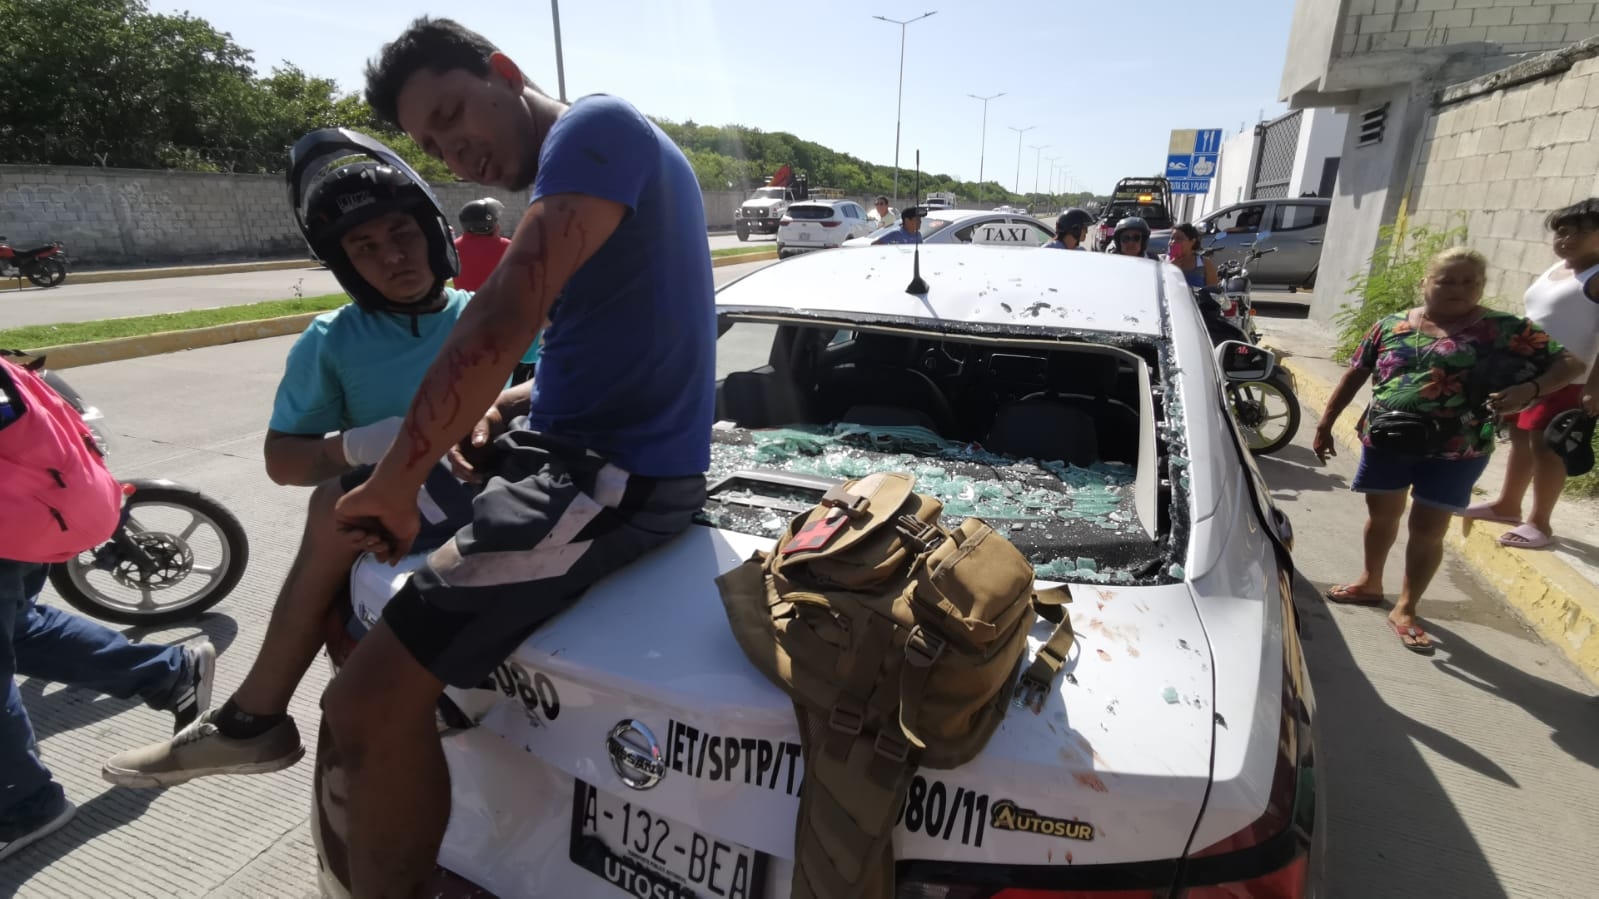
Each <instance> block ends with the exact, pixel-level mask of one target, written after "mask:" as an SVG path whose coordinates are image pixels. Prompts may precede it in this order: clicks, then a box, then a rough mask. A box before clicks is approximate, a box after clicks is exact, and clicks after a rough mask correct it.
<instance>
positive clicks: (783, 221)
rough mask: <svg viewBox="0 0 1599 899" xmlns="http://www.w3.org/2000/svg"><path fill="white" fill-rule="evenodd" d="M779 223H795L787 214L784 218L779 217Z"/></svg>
mask: <svg viewBox="0 0 1599 899" xmlns="http://www.w3.org/2000/svg"><path fill="white" fill-rule="evenodd" d="M777 223H778V224H779V225H792V224H794V220H793V219H791V218H789V217H788V216H786V215H785V216H783V217H782V218H780V219H778V220H777Z"/></svg>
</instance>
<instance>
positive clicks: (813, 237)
mask: <svg viewBox="0 0 1599 899" xmlns="http://www.w3.org/2000/svg"><path fill="white" fill-rule="evenodd" d="M876 229H877V222H875V221H873V220H872V219H869V218H867V216H866V210H865V209H864V208H862V207H861V204H859V203H857V202H855V201H854V200H807V201H805V202H803V203H794V204H792V205H790V206H789V207H788V211H787V212H785V213H783V218H782V219H781V220H779V221H778V223H777V258H779V259H782V258H783V257H785V256H788V255H790V254H792V253H800V252H804V251H806V250H827V249H832V248H833V247H837V246H841V245H843V243H844V241H846V240H849V239H850V238H853V237H860V236H862V235H866V234H870V233H872V232H873V231H874V230H876Z"/></svg>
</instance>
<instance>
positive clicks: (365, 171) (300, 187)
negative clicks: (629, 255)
mask: <svg viewBox="0 0 1599 899" xmlns="http://www.w3.org/2000/svg"><path fill="white" fill-rule="evenodd" d="M352 156H353V157H357V158H359V161H353V162H352V161H349V160H350V159H351V157H352ZM289 182H290V198H291V202H292V203H293V205H294V211H295V216H296V219H297V220H298V221H299V223H300V228H301V233H302V234H303V235H304V237H305V240H306V243H307V244H309V245H310V247H311V249H312V250H313V251H314V252H315V253H316V254H317V256H318V257H320V258H321V259H323V260H324V261H325V262H326V263H327V265H328V267H329V268H330V269H331V270H332V271H333V274H334V277H336V278H337V279H338V281H339V284H340V286H342V287H343V288H344V289H345V291H346V292H348V293H349V295H350V298H351V299H352V300H353V302H352V303H350V304H348V305H345V306H342V307H340V308H338V309H336V310H334V311H332V312H328V313H324V314H323V315H320V316H318V317H317V318H316V319H315V320H314V321H313V322H312V323H311V324H310V326H308V327H307V328H306V330H305V332H304V333H303V334H301V335H300V338H299V339H298V340H297V341H295V344H294V346H293V347H292V348H291V349H290V350H289V357H288V361H287V363H286V364H285V366H284V374H283V378H282V380H281V381H280V382H279V384H278V390H277V395H276V398H275V400H274V403H273V409H272V416H271V422H270V423H269V425H268V429H267V436H266V443H265V446H264V449H263V454H264V456H265V460H266V469H267V474H268V476H269V477H271V478H272V480H274V481H276V482H277V483H279V484H286V485H296V486H315V485H320V486H317V489H316V490H315V491H314V492H313V493H312V496H311V501H310V506H309V512H308V514H307V519H306V527H305V531H304V534H303V536H302V539H301V543H300V547H299V549H298V551H297V553H296V556H295V560H294V564H293V565H291V566H290V569H289V574H288V577H287V578H286V579H285V580H284V583H283V587H282V589H281V590H280V592H279V595H278V600H277V603H276V605H275V606H274V609H273V614H272V622H271V625H270V626H269V628H268V631H267V637H266V640H265V642H264V643H263V645H262V647H261V651H260V653H259V654H258V655H257V658H256V660H255V662H254V663H253V665H252V666H251V669H250V672H249V673H248V675H247V676H246V677H245V679H244V682H243V683H242V684H241V685H240V687H239V689H238V690H237V691H236V692H235V693H234V694H233V695H232V696H231V697H229V699H228V701H227V702H226V703H224V704H223V705H222V706H220V707H219V708H216V709H212V710H210V711H208V712H206V713H205V714H203V715H202V716H200V718H199V719H198V720H197V721H195V722H194V723H193V724H192V725H190V726H189V727H186V728H185V729H184V730H182V731H180V732H179V733H178V734H177V735H176V736H174V737H173V738H172V739H171V740H169V741H166V742H162V743H156V744H153V745H150V746H146V747H143V748H140V749H134V750H130V751H128V752H123V753H119V754H118V755H116V756H114V757H112V758H111V759H109V760H108V761H107V762H106V763H105V765H104V766H103V768H102V769H101V774H102V776H103V777H105V779H106V780H108V781H110V782H111V783H114V784H118V785H120V786H133V787H140V786H170V785H173V784H178V783H182V782H184V781H186V780H189V779H191V778H193V777H198V776H201V775H205V774H224V773H244V772H248V773H263V772H268V771H276V770H279V769H282V768H286V767H288V766H290V765H293V764H294V763H295V762H297V761H298V760H299V759H300V758H301V757H302V756H303V755H304V754H305V749H304V746H303V744H302V742H301V739H300V733H299V731H298V729H297V728H296V727H295V725H294V720H293V719H292V718H290V717H289V715H288V714H287V710H288V705H289V701H290V700H291V699H292V698H293V695H294V691H295V688H296V687H297V686H298V684H299V682H300V680H301V678H303V677H304V675H305V672H306V669H307V667H308V666H309V665H310V663H311V660H312V659H313V658H314V657H315V654H316V650H317V647H318V646H319V645H320V642H321V637H322V628H323V622H324V620H325V618H326V616H327V613H328V610H329V609H330V608H332V606H333V604H334V602H335V599H336V597H337V596H338V595H339V594H340V592H341V589H342V588H343V586H344V585H345V584H346V583H347V582H348V579H349V572H350V567H351V565H353V564H354V562H355V560H356V558H357V555H358V552H357V550H355V549H354V548H351V547H349V546H348V545H347V542H346V541H345V540H343V539H341V536H340V534H339V533H338V531H337V530H336V528H335V520H334V518H333V505H334V502H335V501H336V500H337V499H338V497H339V496H340V495H341V494H342V493H343V492H344V490H345V489H347V486H348V485H347V484H343V483H341V482H340V480H338V479H339V478H340V477H341V476H348V475H350V474H352V473H355V472H359V471H360V470H361V469H359V468H357V466H363V465H371V464H372V463H375V462H376V461H377V460H378V459H380V458H382V456H383V453H384V451H385V450H387V449H388V446H389V444H390V443H392V442H393V440H394V438H395V435H396V434H397V433H398V432H399V429H400V425H401V423H402V422H403V421H404V415H405V410H406V408H407V406H408V405H409V404H410V400H411V396H412V394H414V393H415V391H416V389H417V385H418V384H419V383H420V382H421V380H422V376H423V373H424V372H426V371H427V368H428V366H429V365H430V364H432V362H433V360H434V357H435V356H437V355H438V352H439V349H440V347H442V346H443V345H444V342H445V339H446V338H447V337H448V335H449V332H450V329H451V328H452V327H454V325H455V323H456V320H457V319H458V318H459V317H460V315H461V312H462V310H463V309H464V308H465V307H466V305H467V300H468V297H469V295H468V294H467V293H465V292H464V291H460V290H454V289H451V288H447V287H445V286H444V284H445V281H446V280H447V279H448V278H450V277H451V276H452V275H454V274H455V273H456V265H457V263H456V259H457V257H456V253H455V247H454V245H453V244H452V243H451V242H450V240H449V225H448V222H447V220H446V219H445V217H444V212H443V210H442V209H440V208H439V205H438V202H437V201H436V200H435V199H434V196H433V193H432V191H431V189H430V188H429V187H428V185H427V183H426V182H424V181H423V180H422V179H421V178H420V177H419V176H417V175H416V173H415V172H414V171H412V170H411V169H410V168H409V167H408V166H406V165H405V163H404V162H403V161H401V160H399V159H398V157H395V156H394V155H393V153H392V151H390V150H389V149H388V148H387V147H385V146H383V145H382V144H381V143H378V142H377V141H375V140H372V139H371V138H370V137H367V136H366V135H363V134H359V133H356V132H350V131H344V130H342V129H323V130H321V131H315V132H312V133H311V134H308V135H306V136H305V137H304V138H302V139H301V140H300V142H299V143H297V144H296V145H295V148H294V151H293V152H292V154H291V166H290V172H289ZM330 432H331V433H330ZM425 496H426V500H425V502H426V503H427V504H428V506H429V508H430V510H437V511H436V512H435V514H434V515H433V520H432V521H431V522H430V525H429V529H428V530H427V531H426V533H424V534H423V535H422V536H421V537H420V538H419V540H420V541H421V542H422V543H424V544H431V545H435V546H436V545H439V544H441V543H443V542H444V541H445V540H447V539H448V538H449V537H450V536H451V535H452V534H453V533H454V530H455V528H454V527H451V526H449V525H448V524H447V523H446V522H447V521H448V519H449V518H450V517H451V516H453V517H454V518H455V519H456V520H457V521H459V520H461V519H463V518H465V517H469V515H470V512H469V509H470V503H471V498H472V492H471V491H470V490H469V489H467V488H465V487H463V486H462V485H461V484H460V483H459V482H457V481H456V480H455V479H454V478H452V477H450V475H449V471H448V469H447V468H444V467H442V466H439V467H436V468H435V470H434V474H433V475H432V476H430V477H429V478H428V481H427V484H426V489H425Z"/></svg>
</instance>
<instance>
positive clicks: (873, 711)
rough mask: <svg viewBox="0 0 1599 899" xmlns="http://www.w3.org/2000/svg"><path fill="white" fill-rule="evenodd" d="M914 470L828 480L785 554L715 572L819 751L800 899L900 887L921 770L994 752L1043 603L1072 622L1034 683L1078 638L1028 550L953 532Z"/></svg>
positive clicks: (805, 829) (811, 747)
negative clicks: (900, 857) (908, 798)
mask: <svg viewBox="0 0 1599 899" xmlns="http://www.w3.org/2000/svg"><path fill="white" fill-rule="evenodd" d="M914 484H915V478H914V476H912V475H910V474H904V473H883V474H874V475H870V476H868V477H865V478H862V479H860V480H856V481H850V482H848V483H846V484H844V485H842V486H841V487H835V488H833V489H832V490H829V491H828V493H827V494H826V496H824V497H823V499H822V502H821V504H820V505H818V506H817V507H816V508H815V509H813V510H811V511H810V512H808V513H806V514H804V515H801V516H799V517H798V518H796V519H795V520H794V521H793V522H792V523H791V524H790V525H789V528H788V531H787V532H786V533H785V534H784V535H783V536H782V537H781V538H780V539H779V540H778V543H777V547H776V549H775V551H773V552H771V553H757V554H756V555H755V557H753V558H751V559H750V560H748V561H746V562H745V563H744V564H743V565H740V566H739V567H738V568H735V569H733V570H732V571H729V572H728V573H726V574H724V575H723V576H722V577H720V578H718V579H717V586H718V587H719V588H720V590H721V595H722V602H723V604H724V605H725V606H726V607H727V615H728V620H729V622H730V623H731V625H732V628H733V633H734V635H735V636H736V637H737V639H738V642H739V645H740V646H742V647H743V648H744V652H745V654H746V655H748V656H749V658H750V660H751V661H752V662H754V663H755V665H756V666H757V667H758V668H760V669H761V670H762V671H763V672H765V674H766V675H767V677H769V678H771V679H772V680H773V682H775V683H776V684H777V685H778V686H779V687H782V688H783V690H784V691H785V692H787V693H788V694H789V695H790V696H791V697H793V700H794V710H795V713H796V715H797V716H798V718H799V727H800V738H801V744H802V748H803V751H804V757H805V779H804V782H803V784H802V787H801V790H800V811H799V820H798V822H797V826H796V828H795V855H794V857H795V866H794V883H793V897H794V899H892V897H893V895H894V857H893V845H892V831H893V828H894V822H895V821H896V820H897V818H898V816H899V811H900V806H901V805H902V804H903V802H904V800H905V794H906V791H907V789H908V788H909V785H910V781H911V777H912V775H913V774H914V773H915V771H916V768H917V767H918V766H925V767H929V768H953V767H955V766H957V765H960V764H963V763H965V762H967V761H969V760H971V759H972V758H973V757H974V756H976V755H977V753H978V752H979V751H981V750H982V748H983V746H984V744H986V743H987V742H988V738H989V737H990V736H991V735H992V734H993V733H994V730H995V728H997V727H998V726H999V723H1000V720H1001V719H1002V718H1003V717H1004V714H1005V709H1006V707H1007V706H1008V705H1009V704H1010V701H1011V698H1012V695H1013V692H1014V690H1015V688H1016V683H1017V676H1016V675H1017V671H1018V669H1019V668H1020V666H1021V662H1022V658H1023V656H1024V655H1025V653H1026V649H1027V634H1028V632H1029V631H1030V630H1031V629H1032V626H1033V622H1034V617H1033V616H1034V614H1035V608H1036V609H1037V614H1041V615H1043V616H1044V617H1046V618H1048V619H1049V620H1052V621H1055V622H1057V628H1056V631H1055V633H1054V636H1053V637H1051V638H1050V640H1049V641H1048V643H1047V644H1046V645H1045V647H1044V649H1043V651H1042V652H1040V654H1039V656H1038V658H1037V659H1036V660H1035V661H1034V663H1033V665H1032V666H1031V667H1030V668H1029V669H1028V671H1027V673H1026V674H1025V675H1024V676H1023V678H1022V680H1023V681H1024V682H1026V683H1025V685H1024V689H1031V690H1033V691H1035V692H1036V693H1037V694H1038V696H1039V697H1040V698H1041V696H1042V691H1043V690H1044V689H1046V688H1047V686H1048V684H1049V682H1050V680H1051V679H1052V678H1053V676H1054V674H1055V672H1057V671H1058V670H1059V669H1060V666H1061V663H1062V661H1063V660H1064V659H1065V657H1066V653H1067V650H1068V649H1069V648H1070V647H1071V643H1072V631H1071V619H1070V618H1069V617H1067V616H1066V615H1065V614H1064V609H1063V608H1062V607H1061V606H1062V604H1063V603H1064V602H1067V601H1069V599H1070V597H1069V596H1068V595H1067V594H1066V593H1065V591H1064V590H1052V591H1047V592H1046V594H1045V595H1037V594H1035V593H1034V590H1033V569H1032V566H1031V565H1029V564H1028V562H1027V560H1026V558H1024V557H1023V556H1022V554H1021V552H1020V551H1019V550H1017V549H1016V547H1015V546H1013V545H1012V544H1011V543H1010V541H1008V540H1006V539H1005V538H1004V537H1003V536H1001V535H1000V534H999V533H997V532H996V531H995V530H994V529H993V528H991V527H989V526H988V525H987V524H985V523H983V522H982V521H981V520H979V519H977V518H967V519H965V520H964V521H962V522H961V523H960V526H959V527H956V528H954V529H950V528H946V527H944V526H943V525H941V524H940V522H939V517H940V515H941V513H942V511H943V506H942V504H941V503H940V502H939V501H938V500H936V499H934V498H932V497H929V496H925V495H922V494H918V493H916V492H914V490H913V489H912V488H913V486H914Z"/></svg>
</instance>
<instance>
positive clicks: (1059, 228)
mask: <svg viewBox="0 0 1599 899" xmlns="http://www.w3.org/2000/svg"><path fill="white" fill-rule="evenodd" d="M1093 223H1094V217H1093V216H1091V215H1089V214H1088V213H1087V212H1086V211H1084V210H1082V209H1078V208H1076V207H1073V208H1071V209H1068V210H1066V211H1065V212H1063V213H1061V214H1060V218H1058V219H1056V220H1055V239H1054V240H1052V241H1050V242H1049V243H1047V244H1044V246H1045V247H1048V248H1049V249H1052V250H1083V249H1087V248H1086V247H1084V246H1083V240H1084V239H1085V238H1086V237H1087V236H1088V226H1089V225H1092V224H1093Z"/></svg>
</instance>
